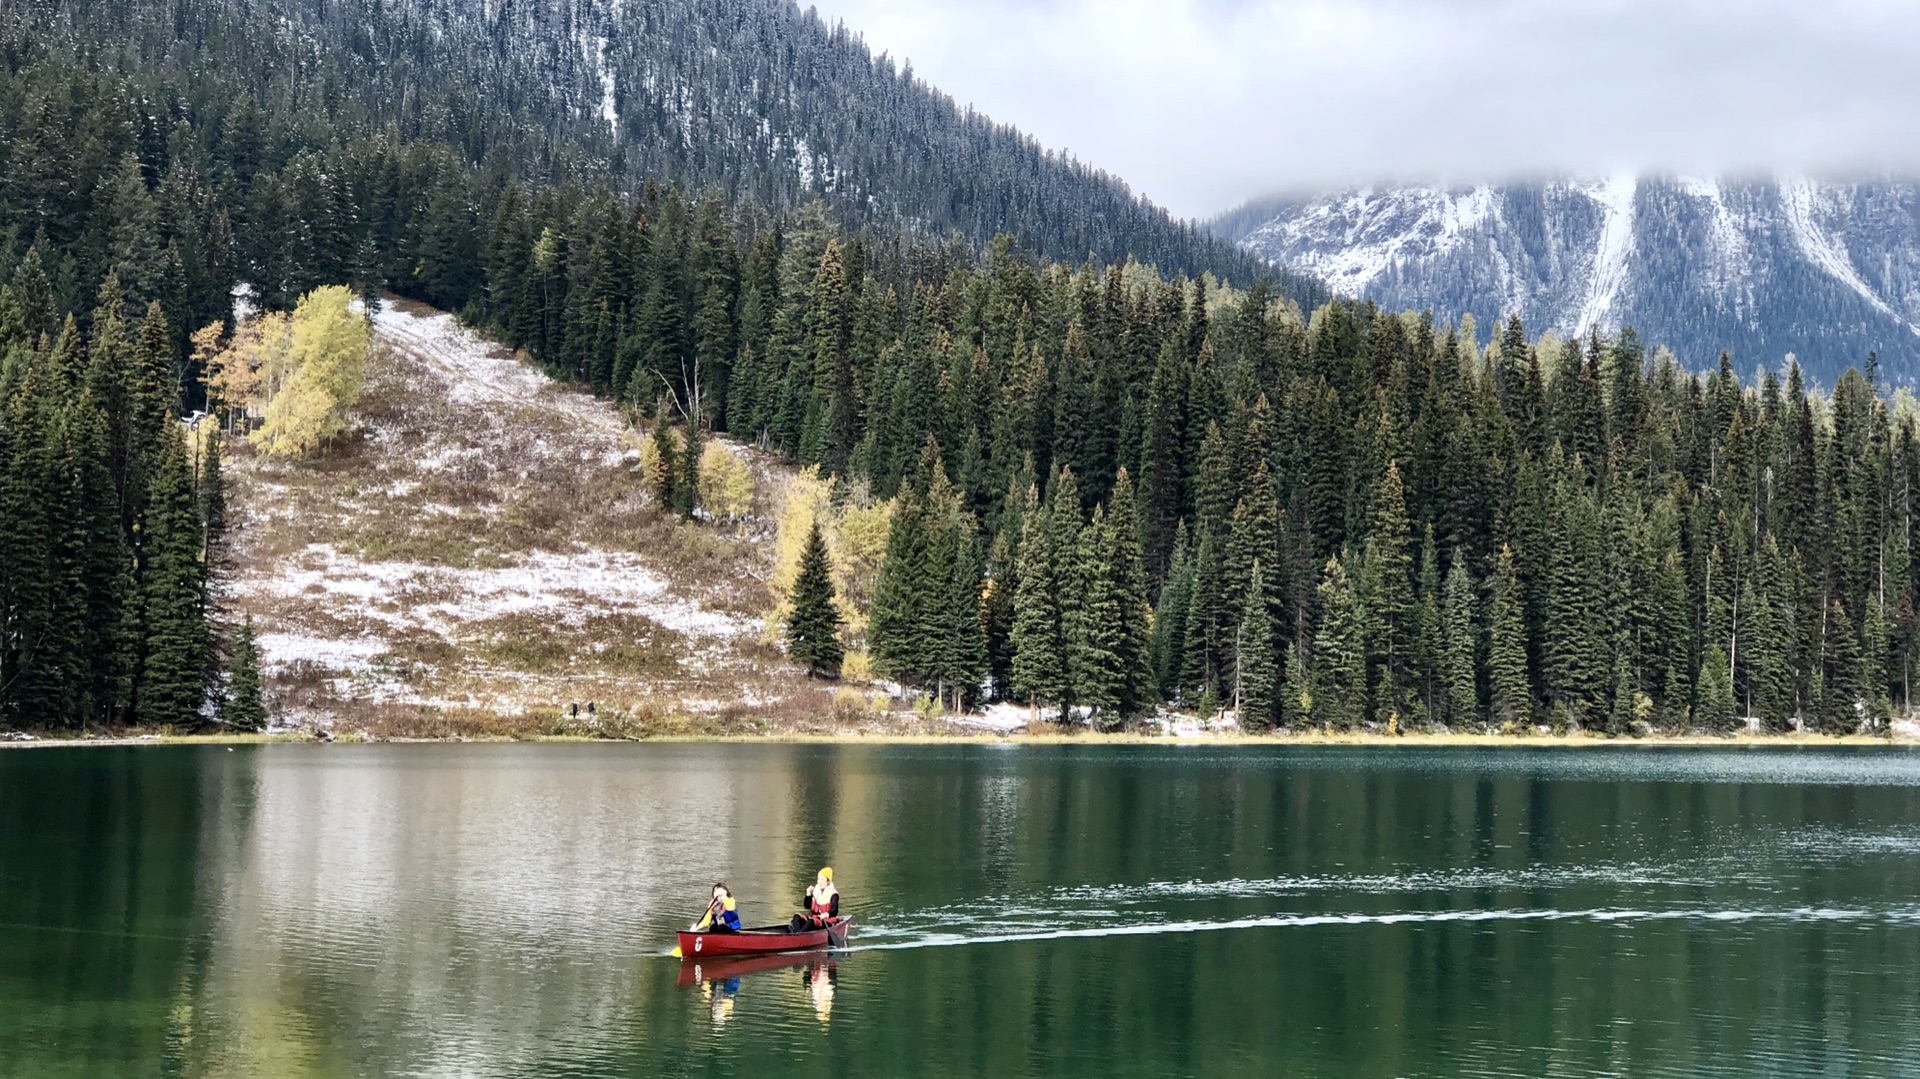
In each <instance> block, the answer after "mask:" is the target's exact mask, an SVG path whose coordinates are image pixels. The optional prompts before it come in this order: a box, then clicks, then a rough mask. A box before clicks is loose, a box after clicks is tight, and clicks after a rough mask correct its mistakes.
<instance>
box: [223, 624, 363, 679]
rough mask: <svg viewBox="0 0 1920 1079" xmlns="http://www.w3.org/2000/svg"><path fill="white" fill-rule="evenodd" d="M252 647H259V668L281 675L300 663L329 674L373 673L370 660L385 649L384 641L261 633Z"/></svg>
mask: <svg viewBox="0 0 1920 1079" xmlns="http://www.w3.org/2000/svg"><path fill="white" fill-rule="evenodd" d="M254 643H256V644H258V645H259V646H260V662H261V666H262V667H263V668H264V669H265V670H266V671H267V672H268V673H275V672H279V671H284V670H286V669H287V668H289V667H292V666H294V665H295V664H299V663H310V664H312V665H314V666H316V667H321V668H324V669H326V670H330V671H350V672H356V673H358V672H364V671H369V670H372V669H373V660H374V659H376V658H378V657H379V656H381V655H383V654H385V653H386V651H387V648H388V645H387V643H386V642H385V641H381V640H376V639H374V638H370V637H361V638H357V639H353V640H342V639H338V638H329V637H312V636H308V635H305V634H300V633H262V634H260V635H259V636H258V637H256V638H254Z"/></svg>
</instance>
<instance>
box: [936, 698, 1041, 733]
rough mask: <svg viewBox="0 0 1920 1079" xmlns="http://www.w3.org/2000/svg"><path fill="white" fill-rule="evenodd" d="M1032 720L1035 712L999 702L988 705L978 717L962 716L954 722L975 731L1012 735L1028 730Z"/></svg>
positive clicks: (1006, 702) (1020, 706) (1024, 707)
mask: <svg viewBox="0 0 1920 1079" xmlns="http://www.w3.org/2000/svg"><path fill="white" fill-rule="evenodd" d="M1032 718H1033V711H1032V709H1030V708H1027V707H1026V706H1024V705H1018V704H1013V703H1010V702H1008V701H998V702H996V703H994V704H990V705H987V707H986V709H985V710H984V711H982V712H980V713H979V714H978V715H971V716H962V717H960V718H959V719H956V720H954V724H955V725H956V726H960V727H970V728H973V729H974V730H982V731H993V732H995V733H997V734H1012V733H1013V732H1014V731H1018V730H1024V729H1026V726H1027V723H1028V721H1029V720H1031V719H1032Z"/></svg>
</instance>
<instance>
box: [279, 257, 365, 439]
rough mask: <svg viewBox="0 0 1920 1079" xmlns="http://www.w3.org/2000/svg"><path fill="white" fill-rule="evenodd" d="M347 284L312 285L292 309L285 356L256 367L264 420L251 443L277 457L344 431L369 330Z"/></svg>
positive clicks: (355, 395)
mask: <svg viewBox="0 0 1920 1079" xmlns="http://www.w3.org/2000/svg"><path fill="white" fill-rule="evenodd" d="M352 303H353V291H352V290H351V289H349V288H347V287H346V286H345V285H329V286H326V287H324V288H317V289H314V290H313V291H312V292H309V293H307V294H306V295H305V296H302V297H301V298H300V303H299V305H298V306H297V307H295V308H294V311H293V318H292V320H291V326H290V335H289V339H288V345H287V348H286V350H285V351H284V353H283V354H274V355H269V356H268V357H267V362H266V363H264V364H263V365H262V368H261V372H262V379H261V381H262V383H263V385H264V391H265V394H264V395H265V398H266V409H265V422H264V423H263V424H261V426H260V429H259V430H258V431H256V432H254V435H253V442H254V444H255V445H257V446H259V447H260V448H261V450H262V451H263V452H265V453H268V454H271V455H273V456H276V457H304V456H307V455H309V454H311V453H314V452H315V451H317V450H318V449H319V448H320V447H321V446H323V445H325V444H326V443H328V442H330V441H332V440H333V439H335V438H338V437H339V436H340V435H342V434H345V433H346V431H347V413H348V412H349V411H350V410H351V409H352V408H353V406H354V404H355V403H357V402H358V401H359V400H360V391H361V389H362V387H363V386H364V385H365V382H366V368H367V345H368V342H369V341H371V340H372V328H371V327H370V326H369V325H368V324H367V319H366V317H365V316H364V315H361V314H358V313H356V312H355V311H354V310H353V309H352Z"/></svg>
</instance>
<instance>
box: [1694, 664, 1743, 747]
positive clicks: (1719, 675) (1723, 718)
mask: <svg viewBox="0 0 1920 1079" xmlns="http://www.w3.org/2000/svg"><path fill="white" fill-rule="evenodd" d="M1698 684H1699V686H1700V704H1699V707H1697V708H1695V709H1694V713H1693V720H1694V722H1695V723H1696V724H1698V725H1699V726H1700V727H1701V728H1703V729H1705V730H1708V731H1711V732H1713V733H1715V734H1724V733H1726V732H1728V731H1731V730H1732V729H1733V718H1734V711H1735V708H1736V707H1737V706H1736V705H1735V703H1734V699H1733V672H1732V671H1731V670H1730V669H1729V663H1728V660H1727V653H1726V650H1725V649H1723V648H1721V647H1720V644H1719V642H1717V641H1716V642H1714V643H1713V644H1711V645H1708V646H1707V654H1706V656H1705V657H1704V658H1703V659H1702V660H1701V661H1700V677H1699V682H1698Z"/></svg>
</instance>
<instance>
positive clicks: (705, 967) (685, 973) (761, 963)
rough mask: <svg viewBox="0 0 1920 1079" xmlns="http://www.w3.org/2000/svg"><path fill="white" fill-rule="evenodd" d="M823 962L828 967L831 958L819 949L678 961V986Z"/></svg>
mask: <svg viewBox="0 0 1920 1079" xmlns="http://www.w3.org/2000/svg"><path fill="white" fill-rule="evenodd" d="M818 964H825V965H826V966H828V967H829V968H831V967H832V965H833V960H832V958H830V957H829V956H825V955H821V954H820V953H819V952H817V951H816V952H773V953H770V954H767V955H723V956H719V957H717V958H714V959H692V958H690V959H688V960H686V961H685V962H683V963H681V964H680V979H679V982H678V985H679V986H680V988H682V989H686V988H688V987H689V986H695V985H699V984H700V983H701V982H724V981H727V980H728V979H731V978H740V977H744V976H746V975H749V974H765V973H767V972H769V971H775V970H792V969H794V968H796V967H811V966H815V965H818Z"/></svg>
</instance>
